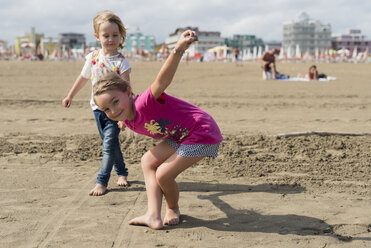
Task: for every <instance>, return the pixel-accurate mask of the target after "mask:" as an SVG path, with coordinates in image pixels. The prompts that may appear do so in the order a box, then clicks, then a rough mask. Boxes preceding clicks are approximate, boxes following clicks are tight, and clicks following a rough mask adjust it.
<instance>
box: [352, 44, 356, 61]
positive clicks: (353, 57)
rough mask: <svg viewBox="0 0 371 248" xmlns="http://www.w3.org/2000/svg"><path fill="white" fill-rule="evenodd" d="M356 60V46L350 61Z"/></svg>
mask: <svg viewBox="0 0 371 248" xmlns="http://www.w3.org/2000/svg"><path fill="white" fill-rule="evenodd" d="M356 58H357V46H355V47H354V48H353V55H352V59H356Z"/></svg>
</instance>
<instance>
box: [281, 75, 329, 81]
mask: <svg viewBox="0 0 371 248" xmlns="http://www.w3.org/2000/svg"><path fill="white" fill-rule="evenodd" d="M277 80H279V81H292V82H309V81H318V82H328V81H333V80H336V77H331V76H327V78H319V79H318V80H309V78H301V77H293V78H278V79H277Z"/></svg>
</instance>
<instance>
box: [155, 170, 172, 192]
mask: <svg viewBox="0 0 371 248" xmlns="http://www.w3.org/2000/svg"><path fill="white" fill-rule="evenodd" d="M156 179H157V182H158V184H159V185H160V186H161V187H163V186H165V185H166V184H167V183H168V182H169V181H172V180H174V179H175V178H173V177H172V176H171V175H170V173H168V172H166V171H165V170H161V168H158V169H157V170H156Z"/></svg>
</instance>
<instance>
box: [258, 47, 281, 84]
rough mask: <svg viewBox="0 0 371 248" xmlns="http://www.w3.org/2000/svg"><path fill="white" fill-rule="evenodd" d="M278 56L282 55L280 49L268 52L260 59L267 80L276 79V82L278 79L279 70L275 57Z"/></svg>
mask: <svg viewBox="0 0 371 248" xmlns="http://www.w3.org/2000/svg"><path fill="white" fill-rule="evenodd" d="M278 54H280V49H278V48H274V49H272V50H270V51H268V52H265V53H264V54H263V56H261V57H260V58H259V61H260V63H261V67H262V69H263V71H264V73H265V75H266V78H267V79H274V80H275V79H277V68H276V57H275V56H276V55H278ZM270 75H272V76H270Z"/></svg>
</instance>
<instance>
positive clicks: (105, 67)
mask: <svg viewBox="0 0 371 248" xmlns="http://www.w3.org/2000/svg"><path fill="white" fill-rule="evenodd" d="M94 36H95V37H96V39H97V40H98V41H99V42H100V44H101V45H102V49H100V50H97V51H94V52H92V53H90V54H88V55H87V56H86V62H85V65H84V67H83V69H82V71H81V74H80V76H78V77H77V79H76V81H75V83H74V85H73V86H72V88H71V90H70V92H69V93H68V95H67V97H66V98H64V99H63V101H62V105H63V106H64V107H66V108H69V107H70V105H71V103H72V98H73V97H74V96H75V95H76V94H77V92H79V90H80V89H81V88H82V87H84V85H85V84H86V83H87V82H88V80H89V78H91V82H92V85H94V84H95V83H96V82H97V81H98V80H99V79H100V78H102V77H103V76H104V75H105V74H107V73H116V74H117V75H119V76H120V77H122V78H123V79H125V81H127V82H129V81H130V76H129V73H130V70H131V67H130V64H129V62H128V61H127V59H126V58H125V57H124V55H123V54H122V53H121V52H120V51H119V49H120V48H122V47H123V44H124V41H125V38H126V29H125V27H124V25H123V24H122V22H121V20H120V18H119V17H118V16H117V15H115V13H113V12H111V11H101V12H99V13H98V14H97V15H96V16H95V17H94ZM90 105H91V108H92V109H93V111H94V116H95V121H96V123H97V126H98V131H99V134H100V136H101V138H102V140H103V159H102V164H101V169H100V173H99V174H98V177H97V183H96V185H95V187H94V188H93V189H92V190H91V191H90V193H89V194H90V195H95V196H99V195H102V194H104V193H105V192H106V190H107V184H108V181H109V178H110V175H111V170H112V166H114V167H115V170H116V173H117V175H118V181H117V184H118V185H119V186H128V182H127V175H128V171H127V168H126V167H125V163H124V159H123V157H122V153H121V149H120V143H119V134H120V128H119V127H118V123H117V122H116V121H113V120H110V119H108V118H107V116H106V114H105V113H104V112H103V111H101V110H100V109H99V108H98V106H97V105H95V103H94V100H93V97H92V98H91V100H90ZM119 124H121V125H122V123H119ZM121 127H122V126H121Z"/></svg>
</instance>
